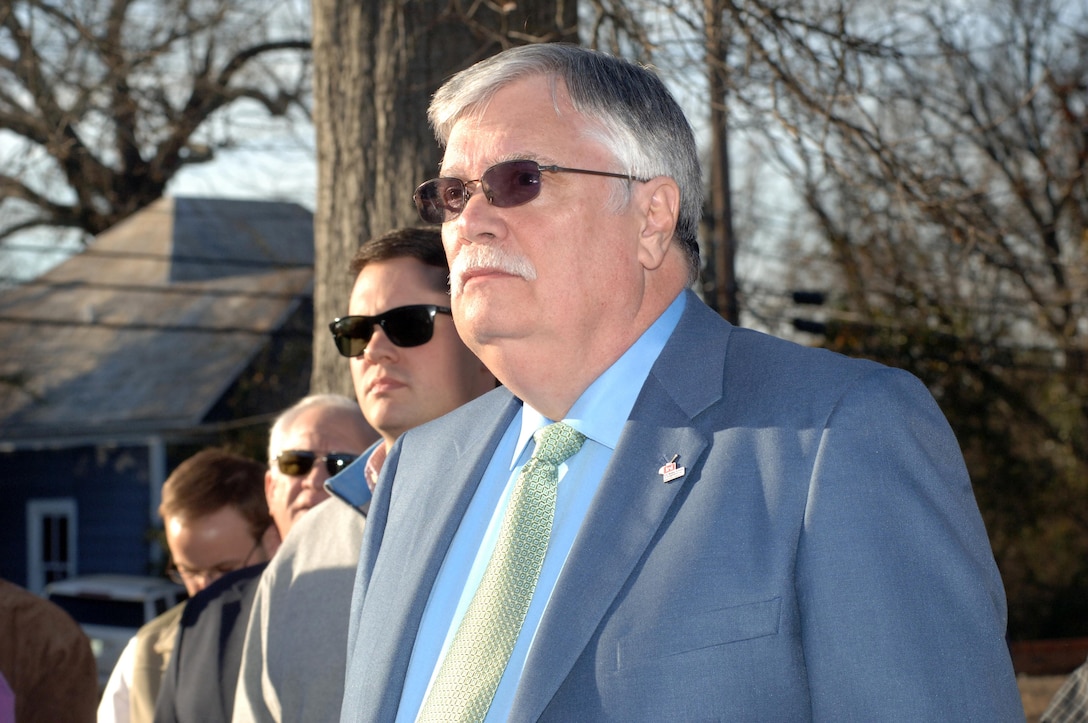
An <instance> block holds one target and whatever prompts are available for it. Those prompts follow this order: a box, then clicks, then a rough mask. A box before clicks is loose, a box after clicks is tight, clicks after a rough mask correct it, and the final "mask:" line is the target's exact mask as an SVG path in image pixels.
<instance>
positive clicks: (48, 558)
mask: <svg viewBox="0 0 1088 723" xmlns="http://www.w3.org/2000/svg"><path fill="white" fill-rule="evenodd" d="M26 521H27V527H26V535H27V544H26V548H27V588H28V589H30V590H33V591H34V592H39V593H40V592H41V591H42V588H44V587H45V586H46V585H47V584H49V583H51V582H53V581H55V580H63V579H64V578H66V577H72V576H74V575H75V574H76V501H75V499H73V498H71V497H59V498H50V499H34V500H29V501H28V502H27V503H26Z"/></svg>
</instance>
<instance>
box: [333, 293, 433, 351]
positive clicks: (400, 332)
mask: <svg viewBox="0 0 1088 723" xmlns="http://www.w3.org/2000/svg"><path fill="white" fill-rule="evenodd" d="M452 313H453V311H452V310H451V309H450V308H449V307H448V306H435V305H434V304H415V305H413V306H398V307H397V308H396V309H390V310H389V311H387V312H385V313H384V314H378V315H377V316H341V317H340V318H339V319H335V320H333V322H332V323H331V324H329V330H330V331H331V332H332V338H333V341H335V342H336V349H337V350H338V351H339V352H340V353H341V354H343V355H344V356H362V354H363V352H364V351H366V345H367V344H369V343H370V337H371V336H373V335H374V325H375V324H377V325H378V326H380V327H381V328H382V331H384V332H385V335H386V336H387V337H388V338H389V341H391V342H393V343H394V344H396V345H397V346H419V345H420V344H426V343H427V342H429V341H430V340H431V337H432V336H434V316H435V314H452Z"/></svg>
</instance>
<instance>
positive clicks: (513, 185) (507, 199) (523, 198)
mask: <svg viewBox="0 0 1088 723" xmlns="http://www.w3.org/2000/svg"><path fill="white" fill-rule="evenodd" d="M480 183H481V185H482V186H483V188H484V193H485V194H486V195H487V200H489V201H490V202H491V203H492V205H495V206H498V207H499V208H511V207H513V206H520V205H522V204H523V203H529V201H532V200H533V199H534V198H536V197H537V196H539V195H540V166H539V165H537V163H536V161H508V162H506V163H499V164H497V165H494V166H492V167H491V168H489V169H487V171H486V172H485V173H484V175H483V177H482V178H481V179H480Z"/></svg>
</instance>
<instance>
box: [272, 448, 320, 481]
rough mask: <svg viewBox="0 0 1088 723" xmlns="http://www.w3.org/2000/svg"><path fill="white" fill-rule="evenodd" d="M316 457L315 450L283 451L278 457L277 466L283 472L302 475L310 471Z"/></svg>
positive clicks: (293, 475) (296, 475)
mask: <svg viewBox="0 0 1088 723" xmlns="http://www.w3.org/2000/svg"><path fill="white" fill-rule="evenodd" d="M316 459H317V455H315V454H314V453H313V452H293V451H287V452H281V453H280V456H279V457H276V466H277V467H279V468H280V472H282V473H283V474H286V475H290V476H292V477H301V476H303V475H307V474H309V473H310V470H311V469H313V467H314V461H315V460H316Z"/></svg>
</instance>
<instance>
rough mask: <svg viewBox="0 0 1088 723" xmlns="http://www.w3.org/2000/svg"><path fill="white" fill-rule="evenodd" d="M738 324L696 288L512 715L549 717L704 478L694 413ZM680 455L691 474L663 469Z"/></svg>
mask: <svg viewBox="0 0 1088 723" xmlns="http://www.w3.org/2000/svg"><path fill="white" fill-rule="evenodd" d="M729 329H730V327H729V325H728V324H726V323H725V322H724V321H722V319H721V318H720V317H718V316H717V315H716V314H715V313H714V312H713V311H712V310H710V309H709V308H707V307H706V305H705V304H703V302H702V301H700V300H699V299H698V298H696V297H695V296H694V295H689V298H688V299H687V306H686V308H685V310H684V314H683V316H682V317H681V319H680V322H679V324H678V325H677V328H676V330H675V331H674V332H673V334H672V336H671V337H670V338H669V341H668V342H667V343H666V345H665V348H664V349H663V350H662V352H661V355H660V356H659V357H658V360H657V362H656V363H655V364H654V367H653V369H652V370H651V372H650V376H649V378H648V379H647V381H646V384H645V385H644V386H643V388H642V391H641V392H640V394H639V398H638V400H637V401H636V403H635V407H634V409H633V410H632V412H631V417H630V418H629V419H628V420H627V423H626V424H625V425H624V430H623V434H622V435H621V437H620V441H619V444H618V445H617V447H616V451H615V452H614V453H613V455H612V460H611V461H610V462H609V465H608V467H607V469H606V470H605V473H604V477H603V478H602V480H601V485H600V488H599V489H598V491H597V494H596V497H595V498H594V500H593V503H592V504H591V506H590V509H589V511H588V513H587V515H586V520H585V522H584V523H583V525H582V528H581V530H580V531H579V533H578V536H577V538H576V539H575V541H574V545H573V547H572V548H571V551H570V555H569V556H568V558H567V562H566V564H565V566H564V568H563V571H562V573H561V574H560V576H559V579H558V581H557V583H556V587H555V590H554V592H553V593H552V597H551V600H550V601H549V603H548V607H547V609H546V611H545V613H544V616H543V618H542V620H541V623H540V627H539V629H538V630H537V634H536V638H535V640H534V642H533V647H532V649H531V650H530V651H529V657H528V659H527V660H526V665H525V670H524V673H523V675H522V679H521V683H520V685H519V687H518V691H517V694H516V696H515V699H514V707H513V710H512V713H511V720H536V719H537V718H539V717H540V715H541V713H542V712H543V710H544V708H545V707H546V706H547V704H548V702H549V701H550V700H551V698H552V696H554V695H555V692H556V691H557V690H558V689H559V687H560V686H561V685H562V683H563V681H564V679H565V678H566V677H567V675H568V674H569V673H570V671H571V669H572V667H573V666H574V664H575V662H576V661H577V659H578V657H579V655H581V653H582V651H583V650H584V648H585V646H586V645H587V644H588V642H589V640H590V638H591V637H592V636H593V633H594V631H595V630H596V629H597V627H598V626H599V625H600V623H601V620H602V619H603V617H604V616H605V614H606V613H607V612H608V609H609V607H610V606H611V605H612V603H613V601H614V600H615V598H616V596H617V595H618V594H619V592H620V590H621V589H622V587H623V585H624V583H625V582H626V581H627V579H628V578H629V577H630V575H631V573H632V571H633V570H634V568H635V566H636V565H637V564H638V562H639V560H640V559H641V558H642V556H643V554H644V553H645V551H646V548H647V547H648V546H649V545H650V543H651V541H652V540H653V539H654V537H655V536H656V535H657V534H658V530H659V528H660V526H661V523H662V521H663V520H664V519H665V516H666V514H667V513H668V511H669V509H670V508H671V506H672V505H673V503H674V501H675V500H676V498H677V496H678V495H679V494H680V492H681V491H682V490H683V489H684V487H685V486H686V485H687V484H688V483H689V482H690V481H691V480H692V479H693V478H694V477H695V470H696V469H697V468H698V467H699V466H700V463H701V461H702V458H703V455H704V454H705V453H706V451H707V448H708V445H709V442H710V437H709V435H708V433H706V432H704V431H703V430H700V429H698V428H697V427H696V426H695V425H694V423H693V419H694V417H695V416H696V415H698V414H699V413H700V412H702V411H703V410H705V409H706V408H707V407H708V406H710V405H711V404H714V403H715V402H717V401H719V400H720V399H721V396H722V384H723V378H724V363H725V361H724V360H725V346H726V343H727V341H728V336H729V332H728V330H729ZM714 330H717V331H718V333H713V331H714ZM696 350H698V351H697V353H696ZM674 455H678V456H677V457H676V464H677V465H678V466H681V467H685V468H686V473H685V474H684V475H683V476H681V477H678V478H676V479H674V480H672V481H669V482H666V481H665V479H664V476H663V475H662V474H660V473H659V470H660V468H661V467H662V465H664V464H666V463H667V462H669V461H670V460H671V459H673V457H674Z"/></svg>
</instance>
